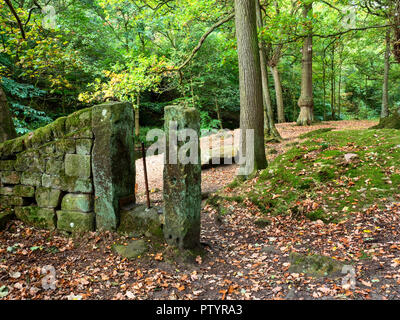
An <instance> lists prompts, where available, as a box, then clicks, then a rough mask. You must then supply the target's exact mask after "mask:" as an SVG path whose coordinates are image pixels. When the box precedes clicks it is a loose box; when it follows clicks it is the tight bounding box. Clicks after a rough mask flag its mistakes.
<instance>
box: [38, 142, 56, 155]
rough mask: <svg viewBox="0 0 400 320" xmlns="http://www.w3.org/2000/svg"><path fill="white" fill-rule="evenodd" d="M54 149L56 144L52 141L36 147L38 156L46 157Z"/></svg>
mask: <svg viewBox="0 0 400 320" xmlns="http://www.w3.org/2000/svg"><path fill="white" fill-rule="evenodd" d="M55 151H56V145H55V143H54V142H50V143H47V144H45V145H43V146H41V147H40V148H39V149H38V152H39V154H40V156H41V157H46V158H48V157H49V156H53V155H54V152H55Z"/></svg>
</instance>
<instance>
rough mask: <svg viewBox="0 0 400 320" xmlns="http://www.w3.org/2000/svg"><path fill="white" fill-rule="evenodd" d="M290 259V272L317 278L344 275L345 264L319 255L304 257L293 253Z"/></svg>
mask: <svg viewBox="0 0 400 320" xmlns="http://www.w3.org/2000/svg"><path fill="white" fill-rule="evenodd" d="M289 258H290V268H289V271H290V272H292V273H305V274H306V275H308V276H312V277H316V278H321V277H337V276H340V275H342V274H341V272H342V268H343V266H344V264H343V263H342V262H340V261H337V260H335V259H332V258H330V257H327V256H321V255H317V254H313V255H302V254H299V253H296V252H292V253H291V254H290V255H289Z"/></svg>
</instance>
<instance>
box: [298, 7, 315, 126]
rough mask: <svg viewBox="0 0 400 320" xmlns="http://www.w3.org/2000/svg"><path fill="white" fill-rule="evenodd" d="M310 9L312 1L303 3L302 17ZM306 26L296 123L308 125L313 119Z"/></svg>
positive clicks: (310, 45) (310, 42) (310, 33)
mask: <svg viewBox="0 0 400 320" xmlns="http://www.w3.org/2000/svg"><path fill="white" fill-rule="evenodd" d="M310 11H312V2H307V3H304V5H303V18H304V19H305V20H306V19H307V16H308V14H309V12H310ZM309 23H310V25H309V26H308V29H309V30H308V35H307V37H306V38H305V39H304V44H303V50H302V61H301V94H300V98H299V101H298V102H297V104H298V106H299V107H300V114H299V117H298V118H297V124H298V125H310V124H311V123H312V121H313V120H314V115H313V109H314V100H313V90H312V56H313V53H312V25H311V22H309Z"/></svg>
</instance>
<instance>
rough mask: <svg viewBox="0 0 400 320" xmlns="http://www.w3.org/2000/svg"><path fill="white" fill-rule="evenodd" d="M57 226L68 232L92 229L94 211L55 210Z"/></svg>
mask: <svg viewBox="0 0 400 320" xmlns="http://www.w3.org/2000/svg"><path fill="white" fill-rule="evenodd" d="M57 228H58V229H60V230H64V231H69V232H77V231H93V230H94V213H93V212H79V211H64V210H61V211H57Z"/></svg>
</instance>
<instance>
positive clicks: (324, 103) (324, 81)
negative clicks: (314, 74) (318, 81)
mask: <svg viewBox="0 0 400 320" xmlns="http://www.w3.org/2000/svg"><path fill="white" fill-rule="evenodd" d="M322 87H323V88H324V96H323V100H322V101H323V110H324V118H323V119H324V121H326V109H325V108H326V70H325V50H324V55H323V57H322Z"/></svg>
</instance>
